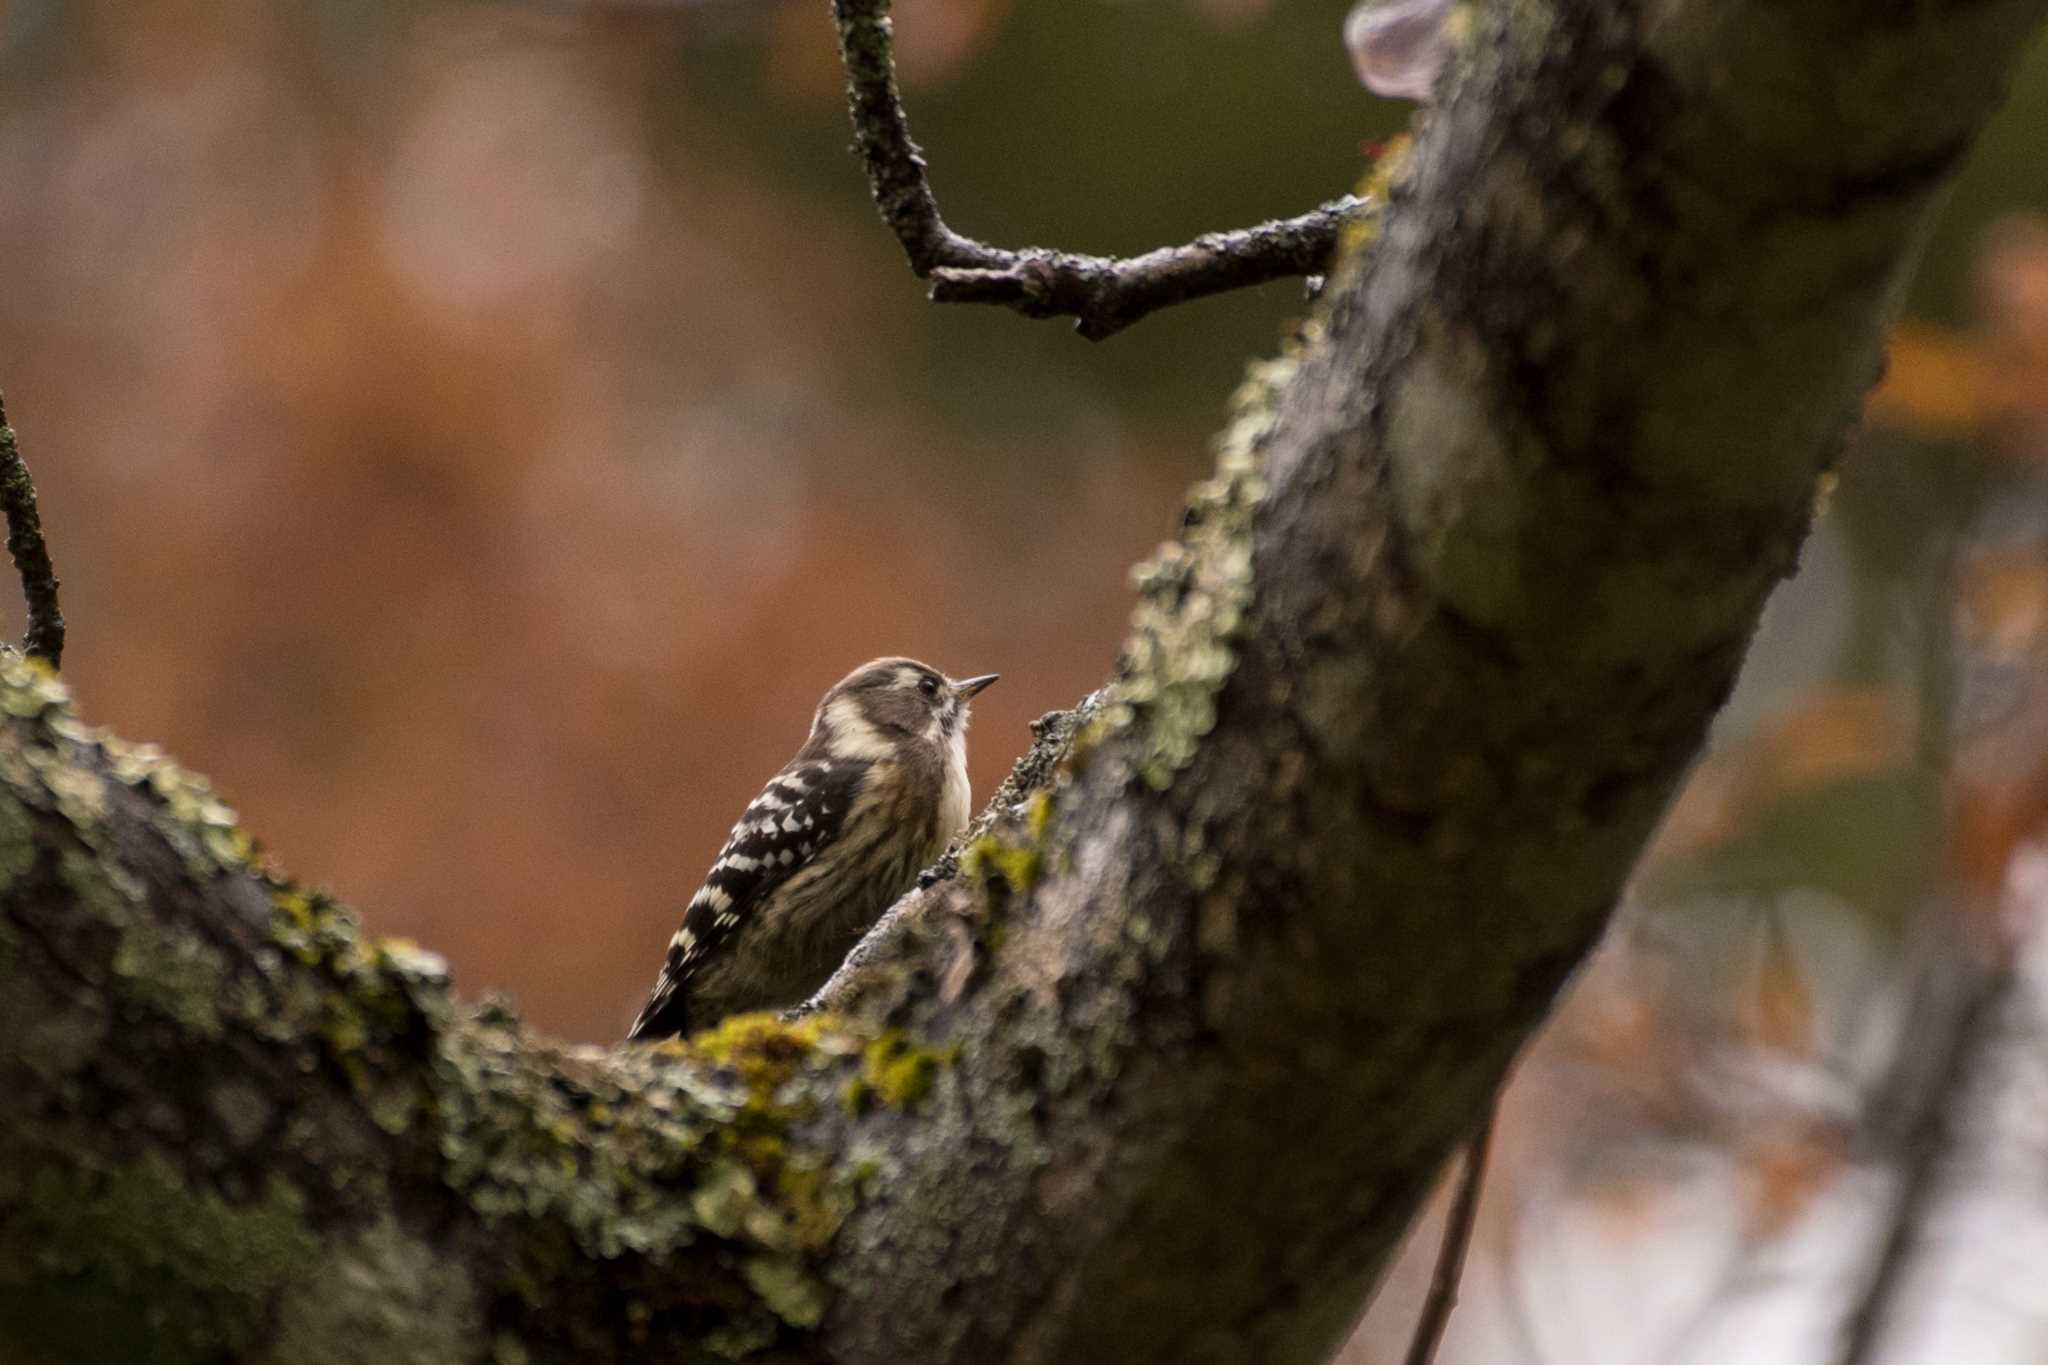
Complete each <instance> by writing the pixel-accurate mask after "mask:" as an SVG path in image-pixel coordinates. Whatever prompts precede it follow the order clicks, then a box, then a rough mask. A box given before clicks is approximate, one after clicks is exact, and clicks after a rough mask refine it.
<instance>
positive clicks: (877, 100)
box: [832, 0, 1376, 341]
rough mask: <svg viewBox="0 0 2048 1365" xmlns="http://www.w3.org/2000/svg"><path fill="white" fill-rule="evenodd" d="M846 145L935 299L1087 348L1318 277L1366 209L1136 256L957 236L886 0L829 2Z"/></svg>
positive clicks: (1359, 204)
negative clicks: (1041, 327)
mask: <svg viewBox="0 0 2048 1365" xmlns="http://www.w3.org/2000/svg"><path fill="white" fill-rule="evenodd" d="M832 14H833V17H834V19H836V20H837V21H838V26H839V55H840V58H841V60H842V61H844V62H845V64H846V80H847V101H848V104H849V106H850V108H851V112H852V115H853V132H854V139H855V141H856V142H857V144H858V145H859V148H860V154H861V160H862V161H863V162H864V163H865V164H866V166H867V173H868V184H869V186H870V187H871V188H872V189H873V190H874V195H875V205H876V207H878V208H879V209H880V210H881V211H882V220H883V221H884V222H885V223H887V224H888V225H889V229H890V231H892V232H894V233H895V234H896V240H897V241H899V242H901V243H902V244H903V254H904V255H905V256H907V257H909V258H910V268H911V270H912V271H914V272H915V273H916V274H917V276H918V278H920V279H926V278H928V279H930V280H931V282H932V290H931V297H932V299H933V301H935V302H938V303H993V304H1000V305H1002V306H1004V307H1007V308H1012V309H1015V310H1016V311H1017V312H1019V313H1022V314H1024V316H1026V317H1032V318H1049V317H1072V318H1073V319H1074V329H1075V330H1076V331H1078V332H1079V333H1080V334H1081V335H1082V336H1084V337H1087V338H1088V339H1089V340H1091V341H1100V340H1102V339H1103V338H1104V337H1108V336H1114V335H1115V334H1116V333H1118V332H1120V331H1122V330H1123V329H1124V328H1126V327H1128V326H1130V325H1131V324H1132V323H1134V322H1136V321H1137V320H1138V319H1139V318H1142V317H1144V316H1145V315H1146V314H1147V313H1150V312H1152V311H1153V310H1155V309H1159V308H1165V307H1167V306H1169V305H1171V304H1176V303H1184V302H1186V301H1187V300H1189V299H1196V298H1201V297H1203V296H1204V295H1207V294H1218V293H1222V292H1223V291H1225V290H1228V289H1242V288H1245V287H1246V286H1249V285H1255V284H1265V283H1267V282H1268V281H1271V280H1278V279H1285V278H1286V277H1288V276H1291V275H1312V274H1315V273H1317V272H1318V271H1321V270H1322V269H1324V268H1325V267H1326V266H1327V265H1328V263H1329V260H1330V255H1331V252H1332V251H1333V250H1334V249H1335V247H1336V245H1337V239H1338V234H1339V233H1340V232H1341V231H1342V230H1343V229H1344V227H1345V225H1346V224H1348V223H1351V222H1353V221H1355V220H1357V219H1360V218H1363V217H1364V216H1366V215H1367V214H1369V213H1372V212H1375V211H1376V205H1375V204H1373V203H1371V202H1369V201H1367V200H1365V199H1361V198H1358V197H1357V196H1355V195H1346V196H1344V197H1343V198H1341V199H1335V200H1332V201H1331V202H1329V203H1327V204H1324V205H1323V206H1321V207H1320V208H1316V209H1312V210H1310V211H1309V212H1307V213H1304V214H1302V215H1301V216H1299V217H1297V218H1284V219H1277V220H1275V221H1272V222H1267V223H1261V224H1259V225H1258V226H1256V227H1249V228H1241V229H1238V230H1236V231H1232V232H1217V233H1209V234H1206V235H1204V236H1201V237H1197V238H1196V239H1195V240H1194V241H1192V242H1187V243H1185V244H1183V245H1180V246H1167V247H1160V248H1158V249H1157V250H1155V251H1148V252H1146V253H1144V254H1143V255H1141V256H1083V255H1077V254H1075V253H1073V252H1068V251H1050V250H1047V249H1045V248H1042V247H1027V248H1025V249H1024V250H1022V251H1008V250H1005V249H1003V248H1001V247H994V246H990V245H989V244H988V243H986V242H980V241H976V240H975V239H974V238H972V237H967V236H963V235H962V234H960V233H958V232H955V231H953V229H952V228H950V227H947V226H946V222H945V219H943V218H941V217H940V216H939V201H938V199H937V197H936V196H935V195H933V193H932V187H931V182H930V180H929V179H927V178H926V175H925V163H924V158H923V157H922V156H920V155H919V154H918V150H917V144H916V143H915V142H912V141H911V140H910V120H909V118H908V116H907V115H905V113H904V112H903V99H902V97H901V95H899V94H898V93H897V90H896V64H895V56H894V44H893V40H892V38H891V36H890V25H889V0H833V5H832Z"/></svg>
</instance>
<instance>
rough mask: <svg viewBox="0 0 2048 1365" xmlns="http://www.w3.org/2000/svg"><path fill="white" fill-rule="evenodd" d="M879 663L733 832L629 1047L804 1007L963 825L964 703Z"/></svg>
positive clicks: (948, 686) (831, 706)
mask: <svg viewBox="0 0 2048 1365" xmlns="http://www.w3.org/2000/svg"><path fill="white" fill-rule="evenodd" d="M995 680H996V675H995V674H993V673H988V674H984V675H982V676H981V677H978V678H963V679H961V680H959V681H957V682H956V681H954V680H953V679H951V678H948V677H947V676H946V675H945V674H943V673H941V672H939V671H938V670H937V669H935V668H930V667H928V666H926V665H924V664H921V663H918V662H917V661H916V660H914V659H876V660H874V661H873V662H872V663H865V664H862V665H861V666H860V667H859V668H856V669H855V670H853V672H851V673H849V674H847V675H846V676H845V677H844V678H842V679H840V680H839V682H838V683H837V684H836V685H834V687H833V688H832V690H831V691H829V692H827V693H826V694H825V699H824V700H823V701H821V702H819V703H818V712H817V715H816V717H815V718H814V719H813V720H812V721H811V736H810V738H809V739H807V740H805V741H804V746H803V748H801V749H799V750H797V755H796V757H795V758H793V759H791V760H790V761H789V763H788V765H787V766H785V767H784V768H783V770H782V771H781V772H779V773H777V774H776V775H775V776H774V777H772V778H770V779H769V781H768V785H767V786H766V787H764V788H763V789H762V791H761V794H760V795H759V796H757V797H755V798H754V801H753V804H752V805H750V806H748V807H747V810H746V813H745V814H744V815H742V816H740V820H739V823H738V824H736V825H734V826H733V827H732V833H731V834H730V835H728V836H727V838H726V841H725V847H724V848H722V849H720V850H719V852H718V861H716V862H714V863H713V864H712V865H711V871H710V872H709V873H707V874H705V877H704V885H703V886H701V887H699V888H698V890H697V894H696V895H694V896H692V897H691V898H690V904H689V907H688V908H687V909H685V910H684V911H683V924H682V927H681V928H680V929H678V930H676V933H675V937H674V938H672V939H670V940H669V944H668V958H667V960H666V961H665V962H664V963H663V964H662V969H661V978H660V979H659V980H658V981H656V982H655V983H654V992H653V994H651V995H650V996H648V998H647V1003H646V1005H645V1006H643V1007H642V1008H641V1010H640V1017H639V1018H638V1019H635V1020H634V1021H633V1027H632V1030H631V1031H630V1032H628V1033H627V1035H626V1037H627V1040H628V1041H632V1040H634V1039H642V1038H670V1037H675V1036H677V1035H680V1034H685V1033H691V1032H694V1031H696V1030H698V1029H703V1028H708V1027H710V1026H711V1025H713V1024H715V1023H717V1022H718V1021H719V1020H720V1019H723V1018H724V1017H725V1016H726V1015H728V1014H736V1013H738V1012H740V1011H742V1010H762V1009H787V1008H788V1007H790V1006H792V1005H796V1004H799V1003H801V1002H802V1001H803V1000H805V999H807V998H808V997H809V996H810V995H811V993H812V992H813V991H815V990H817V989H818V987H820V986H822V985H824V984H825V980H826V978H827V977H829V976H831V974H832V971H833V969H834V968H836V967H837V966H838V965H839V964H840V962H841V961H843V960H844V959H845V957H846V954H847V952H848V951H849V950H850V949H851V948H852V947H853V945H854V944H855V943H857V942H859V941H860V938H861V935H863V934H865V933H866V932H867V931H868V930H869V929H870V928H871V927H873V925H874V923H875V921H876V920H878V919H880V918H881V916H882V912H883V911H884V910H887V909H888V908H889V907H890V906H891V905H892V904H894V903H895V901H896V899H897V897H899V896H901V895H902V894H903V893H904V892H906V891H908V890H909V889H910V887H911V884H912V883H913V882H915V881H916V880H917V874H918V871H919V870H920V869H921V868H923V867H924V866H926V865H927V864H928V863H930V862H932V861H933V860H934V859H936V858H937V857H938V856H939V854H941V853H943V852H944V851H945V849H946V845H948V844H950V843H951V842H952V841H953V836H954V835H956V834H958V833H959V832H960V831H961V830H962V829H963V828H964V827H965V826H966V824H967V810H968V788H967V704H968V702H970V701H971V700H973V698H974V697H975V695H976V694H978V693H979V692H980V691H981V690H982V689H983V688H985V687H987V686H988V685H989V684H990V683H992V682H994V681H995Z"/></svg>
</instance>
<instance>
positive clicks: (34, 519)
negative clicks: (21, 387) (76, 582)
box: [0, 399, 64, 668]
mask: <svg viewBox="0 0 2048 1365" xmlns="http://www.w3.org/2000/svg"><path fill="white" fill-rule="evenodd" d="M0 507H4V509H5V511H6V513H7V553H8V554H10V555H12V556H13V557H14V569H15V572H16V573H18V574H20V575H21V592H22V596H24V597H26V598H27V599H28V633H27V634H26V635H24V636H23V637H22V641H21V648H22V651H23V652H24V653H27V654H33V655H35V656H36V657H37V658H39V659H43V660H46V661H47V662H48V663H49V665H50V667H52V668H56V667H58V666H59V665H60V664H62V663H63V661H64V613H63V612H62V611H60V610H58V608H57V571H56V569H54V568H53V567H51V564H50V552H49V550H48V548H47V547H45V546H44V544H43V520H42V518H41V517H40V516H38V515H37V513H36V486H35V483H34V481H33V480H31V479H30V478H29V476H28V466H27V465H25V464H23V463H22V461H21V450H20V448H19V447H17V446H16V445H15V443H14V428H13V427H11V426H9V425H8V424H7V405H6V400H4V399H0Z"/></svg>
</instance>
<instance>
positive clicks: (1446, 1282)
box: [1406, 1096, 1500, 1365]
mask: <svg viewBox="0 0 2048 1365" xmlns="http://www.w3.org/2000/svg"><path fill="white" fill-rule="evenodd" d="M1499 1107H1500V1097H1499V1096H1495V1097H1494V1098H1493V1099H1490V1100H1488V1101H1487V1102H1486V1113H1485V1114H1484V1115H1483V1116H1482V1117H1481V1118H1480V1120H1479V1126H1478V1127H1477V1128H1475V1129H1473V1130H1472V1136H1471V1138H1470V1139H1469V1140H1468V1141H1467V1142H1466V1143H1465V1163H1464V1167H1463V1169H1462V1170H1460V1171H1459V1173H1458V1192H1457V1193H1456V1194H1455V1195H1454V1196H1452V1198H1451V1211H1450V1212H1449V1213H1448V1214H1446V1215H1445V1217H1444V1237H1443V1241H1442V1242H1441V1243H1440V1244H1439V1245H1438V1247H1437V1251H1436V1270H1435V1272H1434V1273H1433V1274H1432V1275H1431V1276H1430V1280H1429V1295H1428V1297H1426V1298H1424V1299H1423V1301H1422V1316H1421V1318H1419V1319H1418V1320H1417V1321H1416V1323H1415V1335H1414V1336H1413V1337H1412V1338H1411V1339H1410V1340H1409V1342H1408V1355H1407V1357H1406V1365H1430V1362H1431V1361H1433V1360H1435V1359H1436V1348H1437V1346H1438V1344H1439V1343H1441V1342H1442V1341H1443V1337H1444V1329H1445V1328H1446V1327H1448V1326H1450V1323H1451V1310H1452V1309H1453V1308H1456V1307H1457V1306H1458V1281H1459V1280H1460V1279H1462V1278H1464V1274H1465V1252H1466V1251H1467V1250H1468V1249H1470V1247H1471V1245H1472V1229H1473V1227H1474V1226H1475V1225H1477V1223H1478V1222H1479V1187H1480V1184H1481V1182H1482V1180H1483V1179H1484V1177H1485V1175H1486V1150H1487V1148H1488V1147H1490V1146H1491V1145H1492V1143H1493V1120H1494V1115H1495V1114H1496V1113H1497V1112H1498V1110H1499Z"/></svg>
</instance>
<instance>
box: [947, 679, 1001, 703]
mask: <svg viewBox="0 0 2048 1365" xmlns="http://www.w3.org/2000/svg"><path fill="white" fill-rule="evenodd" d="M1002 676H1003V675H1002V674H1000V673H984V674H982V675H981V676H980V677H978V678H962V679H961V680H960V681H959V682H956V683H954V684H953V691H954V693H955V694H957V695H958V696H959V698H960V700H962V701H966V700H967V699H968V698H969V697H972V696H973V695H974V694H975V693H977V692H979V691H981V689H982V688H984V687H987V686H988V685H989V684H990V683H992V682H994V681H995V680H996V679H997V678H1000V677H1002Z"/></svg>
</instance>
